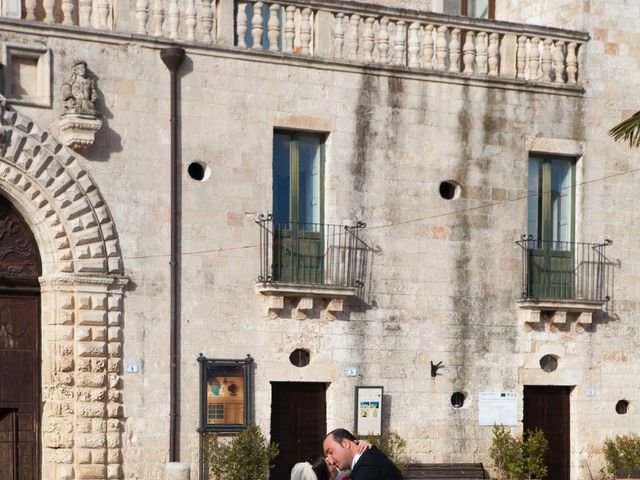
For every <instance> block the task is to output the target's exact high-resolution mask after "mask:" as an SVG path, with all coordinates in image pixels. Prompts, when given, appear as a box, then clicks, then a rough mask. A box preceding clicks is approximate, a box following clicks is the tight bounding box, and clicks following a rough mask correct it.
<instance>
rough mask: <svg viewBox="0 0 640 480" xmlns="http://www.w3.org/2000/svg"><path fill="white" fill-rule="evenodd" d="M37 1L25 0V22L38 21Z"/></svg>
mask: <svg viewBox="0 0 640 480" xmlns="http://www.w3.org/2000/svg"><path fill="white" fill-rule="evenodd" d="M37 5H38V4H37V3H36V0H25V2H24V8H25V11H26V12H25V17H24V19H25V20H35V19H36V7H37Z"/></svg>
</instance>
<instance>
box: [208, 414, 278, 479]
mask: <svg viewBox="0 0 640 480" xmlns="http://www.w3.org/2000/svg"><path fill="white" fill-rule="evenodd" d="M202 442H203V444H202V448H203V455H204V461H205V465H206V470H207V472H208V476H209V478H210V479H216V480H263V479H265V478H266V477H267V476H268V474H269V469H270V468H271V467H272V466H273V465H271V460H273V459H274V458H275V457H276V456H277V455H278V446H277V445H276V444H275V443H271V444H267V440H266V439H265V438H264V435H262V432H261V431H260V429H259V428H258V427H257V426H256V425H250V426H249V427H248V428H247V429H246V430H243V431H242V432H240V433H239V434H238V435H236V436H235V437H233V439H232V440H231V441H230V442H224V443H223V442H221V441H220V438H219V436H218V434H216V433H207V434H205V435H204V437H203V440H202Z"/></svg>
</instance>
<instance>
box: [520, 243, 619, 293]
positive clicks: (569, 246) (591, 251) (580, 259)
mask: <svg viewBox="0 0 640 480" xmlns="http://www.w3.org/2000/svg"><path fill="white" fill-rule="evenodd" d="M516 243H517V244H518V245H520V247H522V297H523V298H524V299H532V300H558V301H562V300H578V301H586V302H602V303H604V302H606V301H608V300H609V296H608V292H607V290H608V288H607V287H608V285H609V280H610V273H611V272H610V269H609V266H610V264H609V262H608V261H607V259H606V256H605V249H606V247H607V246H609V245H611V244H612V243H613V242H612V241H611V240H608V239H607V240H605V241H604V242H603V243H581V242H561V241H544V240H537V239H534V238H532V237H531V236H527V235H523V236H522V238H521V239H520V240H519V241H518V242H516Z"/></svg>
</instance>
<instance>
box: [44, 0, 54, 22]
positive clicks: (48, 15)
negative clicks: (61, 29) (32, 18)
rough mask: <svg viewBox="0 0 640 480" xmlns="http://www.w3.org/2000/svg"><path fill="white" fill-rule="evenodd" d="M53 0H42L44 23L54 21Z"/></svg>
mask: <svg viewBox="0 0 640 480" xmlns="http://www.w3.org/2000/svg"><path fill="white" fill-rule="evenodd" d="M53 6H54V0H42V8H44V23H54V22H55V18H54V17H53Z"/></svg>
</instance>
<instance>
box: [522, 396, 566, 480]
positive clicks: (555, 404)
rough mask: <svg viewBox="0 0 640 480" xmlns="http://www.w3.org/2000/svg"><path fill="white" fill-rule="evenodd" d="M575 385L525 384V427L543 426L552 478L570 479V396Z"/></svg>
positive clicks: (526, 429) (550, 477)
mask: <svg viewBox="0 0 640 480" xmlns="http://www.w3.org/2000/svg"><path fill="white" fill-rule="evenodd" d="M572 388H573V387H566V386H546V385H544V386H538V385H536V386H525V387H524V430H525V432H526V431H528V430H534V429H536V428H537V429H540V430H542V431H543V432H544V435H545V437H546V439H547V441H548V442H549V450H548V451H547V455H546V457H545V462H546V465H547V468H548V472H547V477H546V478H548V479H549V480H569V455H570V446H571V442H570V435H569V423H570V412H569V398H570V395H571V390H572Z"/></svg>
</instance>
